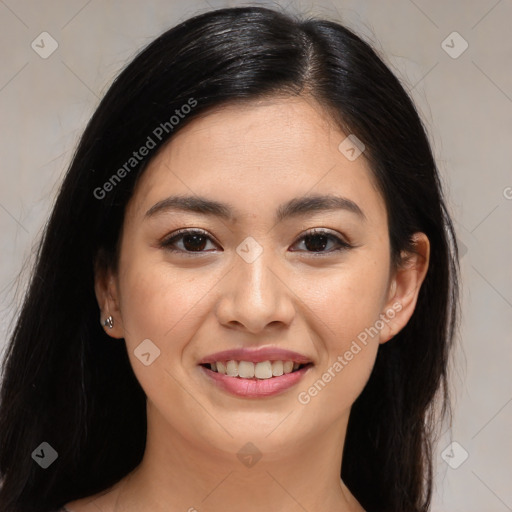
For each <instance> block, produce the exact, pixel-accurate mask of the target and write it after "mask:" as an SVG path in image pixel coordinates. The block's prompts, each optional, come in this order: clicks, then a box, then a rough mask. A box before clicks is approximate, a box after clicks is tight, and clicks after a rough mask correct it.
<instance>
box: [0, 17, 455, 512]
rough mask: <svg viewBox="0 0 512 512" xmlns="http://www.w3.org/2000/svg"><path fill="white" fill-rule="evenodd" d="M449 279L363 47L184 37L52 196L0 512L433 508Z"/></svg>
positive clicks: (426, 163) (403, 120)
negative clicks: (435, 437)
mask: <svg viewBox="0 0 512 512" xmlns="http://www.w3.org/2000/svg"><path fill="white" fill-rule="evenodd" d="M457 275H458V268H457V247H456V243H455V238H454V232H453V226H452V222H451V220H450V217H449V215H448V213H447V209H446V206H445V203H444V200H443V194H442V190H441V185H440V181H439V176H438V172H437V169H436V165H435V162H434V159H433V156H432V151H431V148H430V146H429V143H428V139H427V136H426V133H425V130H424V128H423V126H422V123H421V121H420V119H419V116H418V114H417V112H416V110H415V108H414V106H413V104H412V102H411V100H410V98H409V97H408V95H407V94H406V92H405V91H404V89H403V88H402V86H401V85H400V83H399V81H398V80H397V79H396V77H395V76H394V75H393V74H392V73H391V71H390V70H389V69H388V68H387V67H386V66H385V65H384V64H383V62H382V61H381V60H380V58H379V57H378V56H377V55H376V53H375V52H374V51H373V50H372V49H371V48H370V47H369V46H368V45H367V44H366V43H365V42H363V41H362V40H361V39H360V38H358V37H357V36H356V35H355V34H353V33H352V32H351V31H349V30H348V29H347V28H345V27H343V26H341V25H339V24H337V23H334V22H329V21H323V20H314V19H310V20H305V21H304V20H296V19H293V18H292V17H290V16H287V15H285V14H283V13H279V12H276V11H273V10H269V9H265V8H260V7H247V8H245V7H244V8H234V9H222V10H217V11H212V12H209V13H206V14H202V15H199V16H196V17H194V18H192V19H189V20H187V21H185V22H184V23H182V24H180V25H178V26H177V27H175V28H173V29H171V30H169V31H168V32H166V33H164V34H163V35H162V36H161V37H159V38H158V39H157V40H155V41H154V42H153V43H152V44H150V45H149V46H148V47H147V48H146V49H144V50H143V51H142V52H141V53H140V54H139V55H138V56H137V57H136V58H135V59H134V60H133V61H132V62H131V63H130V64H129V65H128V66H127V67H126V69H125V70H124V71H123V72H122V73H121V74H120V75H119V77H118V78H117V79H116V81H115V82H114V83H113V85H112V86H111V87H110V89H109V91H108V92H107V94H106V96H105V97H104V99H103V100H102V102H101V103H100V105H99V107H98V109H97V111H96V112H95V114H94V115H93V117H92V119H91V121H90V122H89V125H88V126H87V128H86V130H85V132H84V134H83V136H82V139H81V141H80V144H79V147H78V149H77V151H76V154H75V156H74V159H73V161H72V163H71V166H70V168H69V171H68V173H67V175H66V177H65V180H64V183H63V185H62V187H61V189H60V193H59V196H58V198H57V201H56V204H55V207H54V209H53V212H52V215H51V218H50V220H49V223H48V224H47V227H46V230H45V233H44V237H43V240H42V241H41V245H40V250H39V252H38V259H37V264H36V266H35V269H34V272H33V277H32V281H31V284H30V288H29V290H28V293H27V295H26V298H25V302H24V305H23V308H22V310H21V314H20V316H19V318H18V321H17V324H16V327H15V329H14V332H13V334H12V338H11V340H10V344H9V346H8V351H7V353H6V357H5V361H4V377H3V383H2V389H1V411H0V472H1V475H2V487H1V490H0V508H1V509H2V510H3V511H5V512H35V511H38V512H48V511H54V510H58V509H59V508H60V507H63V506H64V505H65V507H66V508H65V509H64V508H62V510H69V511H71V512H87V511H89V510H94V511H97V510H101V511H102V512H114V511H126V512H132V511H139V512H141V511H142V512H145V511H152V512H154V511H170V510H173V511H174V510H189V511H193V510H208V511H217V510H223V511H234V510H239V509H244V510H251V511H259V510H270V509H277V510H281V511H292V510H308V511H314V510H329V511H331V510H332V511H334V510H336V511H344V512H348V511H362V510H366V511H368V512H369V511H389V512H391V511H393V512H406V511H407V512H416V511H418V512H419V511H427V510H428V509H429V503H430V499H431V493H432V483H433V482H432V453H431V450H432V447H431V443H432V439H433V438H432V436H433V427H434V426H435V422H436V421H438V420H439V419H440V417H442V416H443V413H444V412H446V410H448V401H447V387H446V382H447V376H446V366H447V358H448V355H449V350H450V347H451V344H452V340H453V335H454V330H455V328H456V324H457V318H458V316H457V312H458V287H457Z"/></svg>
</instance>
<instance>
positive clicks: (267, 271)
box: [218, 237, 294, 332]
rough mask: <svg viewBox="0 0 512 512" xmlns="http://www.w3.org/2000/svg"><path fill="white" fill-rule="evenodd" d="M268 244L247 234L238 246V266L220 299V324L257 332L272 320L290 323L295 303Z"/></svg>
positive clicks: (236, 258) (236, 260)
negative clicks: (234, 325) (246, 237)
mask: <svg viewBox="0 0 512 512" xmlns="http://www.w3.org/2000/svg"><path fill="white" fill-rule="evenodd" d="M267 242H268V239H267ZM269 243H270V242H269ZM269 243H267V244H265V246H264V244H263V242H260V243H258V242H256V241H255V240H254V239H251V237H248V239H246V240H244V242H242V243H241V244H240V245H239V246H238V248H237V254H236V255H235V257H234V261H233V265H235V267H236V268H235V269H233V270H234V271H233V272H232V273H231V277H230V279H229V280H228V283H227V284H226V286H225V287H224V289H223V290H222V296H221V299H220V300H221V305H220V307H219V309H218V314H219V321H220V322H221V323H223V324H237V325H239V324H241V325H243V326H244V327H245V328H246V329H247V330H249V331H251V332H257V331H259V330H261V329H264V328H265V326H266V325H268V324H270V323H274V322H281V323H283V324H288V323H289V322H291V320H292V318H293V314H294V307H293V302H292V300H291V297H290V292H289V290H288V288H287V287H286V286H285V285H284V284H283V282H282V280H281V279H280V278H279V277H278V276H279V274H280V273H282V272H281V271H280V269H281V265H279V264H278V257H277V255H275V253H274V251H273V250H272V248H271V247H270V245H269Z"/></svg>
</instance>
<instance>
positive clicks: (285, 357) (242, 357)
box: [199, 347, 312, 364]
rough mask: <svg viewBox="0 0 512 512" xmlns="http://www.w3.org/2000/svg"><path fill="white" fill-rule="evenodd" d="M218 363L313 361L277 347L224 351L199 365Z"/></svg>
mask: <svg viewBox="0 0 512 512" xmlns="http://www.w3.org/2000/svg"><path fill="white" fill-rule="evenodd" d="M217 361H252V362H254V363H260V362H262V361H293V362H294V363H301V364H306V363H311V362H312V361H311V359H310V358H309V357H307V356H305V355H303V354H299V353H298V352H294V351H292V350H285V349H282V348H277V347H263V348H259V349H251V348H234V349H231V350H223V351H222V352H216V353H215V354H211V355H209V356H206V357H203V359H201V360H200V361H199V364H207V363H215V362H217Z"/></svg>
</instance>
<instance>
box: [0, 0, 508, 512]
mask: <svg viewBox="0 0 512 512" xmlns="http://www.w3.org/2000/svg"><path fill="white" fill-rule="evenodd" d="M254 3H260V4H267V5H268V4H270V3H269V2H254ZM238 5H247V3H246V2H243V3H242V2H236V1H233V2H222V1H213V0H210V2H205V1H202V2H201V1H190V2H176V1H169V0H167V1H164V0H160V1H156V0H152V1H149V2H148V1H144V2H143V1H142V0H129V1H127V0H125V1H124V2H122V1H121V0H113V1H99V0H90V1H87V0H71V1H66V2H64V1H60V2H59V1H45V2H38V1H36V0H0V38H1V43H2V44H1V47H0V52H1V56H2V66H0V112H1V118H0V123H1V130H2V132H1V133H2V136H1V137H0V154H1V161H0V229H1V231H0V232H1V237H0V244H1V248H0V254H1V258H2V260H1V261H2V264H1V266H0V292H1V295H0V301H1V302H0V309H1V317H0V334H1V337H0V348H2V349H3V348H5V340H6V336H7V332H8V330H9V328H10V326H11V325H12V321H13V319H14V318H15V315H16V311H17V308H18V307H19V303H20V300H21V297H22V292H23V286H24V283H26V278H27V275H28V274H27V265H29V263H30V261H31V259H32V254H33V248H34V244H35V242H36V241H37V237H38V235H39V234H40V231H41V229H42V227H43V225H44V223H45V221H46V218H47V216H48V214H49V211H50V207H51V204H52V201H53V199H54V197H55V194H56V191H57V188H58V184H59V182H60V180H61V178H62V176H63V173H64V171H65V169H66V167H67V165H68V164H69V162H70V159H71V157H72V154H73V151H74V149H75V145H76V143H77V141H78V138H79V136H80V134H81V132H82V130H83V129H84V127H85V123H86V122H87V120H88V119H89V117H90V116H91V114H92V112H93V111H94V109H95V107H96V106H97V104H98V101H99V98H100V97H101V96H102V95H103V94H104V92H105V91H106V89H107V87H108V86H109V84H110V83H111V81H112V79H113V78H114V76H115V74H116V72H117V71H118V70H119V69H120V68H121V67H122V66H124V64H125V63H126V62H127V60H129V59H130V58H131V57H132V56H133V55H134V53H135V52H136V51H137V50H138V49H139V48H140V47H141V46H143V45H145V44H147V43H149V42H150V41H151V40H152V39H154V38H155V37H156V36H157V35H159V34H160V33H161V32H163V31H164V30H165V29H167V28H169V27H170V26H171V25H174V24H176V23H178V22H180V21H182V20H184V19H185V18H187V17H189V16H190V15H193V14H196V13H199V12H204V11H206V10H208V9H209V8H210V7H215V8H217V7H225V6H238ZM270 5H272V4H270ZM281 5H283V6H288V8H289V9H290V10H292V11H295V10H301V11H303V12H307V13H312V14H316V15H319V16H325V17H328V18H334V19H338V20H341V21H342V22H344V23H345V24H347V25H348V26H349V27H351V28H354V29H355V30H356V31H357V32H358V33H359V34H361V35H363V37H365V38H366V39H368V40H369V41H370V42H372V43H373V44H374V45H376V47H377V49H378V50H379V52H381V54H383V55H384V59H385V61H386V62H387V63H388V65H390V66H391V67H392V69H393V70H394V71H395V73H396V74H397V75H398V76H399V77H400V79H401V80H402V82H403V83H404V85H405V86H406V87H407V89H408V90H411V91H412V96H413V98H414V100H415V101H416V104H417V105H418V108H419V110H420V113H421V115H422V117H423V119H424V122H425V124H426V126H427V129H428V130H429V132H430V136H431V140H432V144H433V148H434V151H435V154H436V157H437V161H438V163H439V168H440V171H441V173H442V176H443V180H444V183H445V187H446V193H447V198H448V202H449V204H450V207H451V211H452V214H453V217H454V219H455V222H456V229H457V233H458V235H457V236H458V239H459V242H460V243H461V247H462V251H463V255H464V256H463V258H462V277H463V282H464V288H463V321H462V325H461V329H460V334H459V337H458V338H459V343H458V349H457V352H456V353H455V354H454V363H453V369H452V370H453V371H452V379H451V380H452V388H453V393H454V399H455V400H454V411H455V417H454V422H453V426H452V428H451V429H447V428H445V433H444V434H443V436H442V438H441V439H440V440H439V443H438V446H437V450H436V463H437V487H436V492H435V499H434V507H433V510H434V511H435V512H438V511H439V512H440V511H450V512H451V511H453V512H456V511H460V512H472V511H475V512H477V511H478V512H482V511H485V512H505V511H507V510H510V511H512V486H511V485H510V483H511V481H512V478H511V477H512V474H511V473H512V472H511V466H512V440H511V436H510V432H512V403H511V402H512V382H511V366H512V365H511V363H512V347H511V341H512V339H511V335H510V332H511V330H512V314H511V313H512V309H511V308H512V286H511V284H512V265H511V260H512V243H511V240H512V238H511V235H512V222H511V219H512V172H511V171H512V163H511V162H512V158H511V156H512V144H511V142H512V72H511V69H512V67H511V64H512V35H511V30H512V0H499V1H497V0H471V1H467V0H457V1H451V2H445V1H443V0H435V1H427V0H414V1H413V0H393V1H387V2H383V1H379V0H372V1H365V2H361V1H349V0H338V1H332V2H329V1H317V2H299V1H295V2H293V1H292V2H281ZM42 32H48V33H49V34H51V36H52V37H53V38H54V39H55V41H56V42H57V44H58V48H57V49H56V50H55V52H54V53H52V54H51V55H50V56H47V58H42V56H40V54H38V53H37V52H36V51H35V50H34V49H33V48H32V47H31V44H32V42H33V41H34V45H35V44H38V45H39V47H36V48H37V50H39V52H40V53H41V52H43V53H44V51H48V50H49V49H51V46H50V40H49V39H48V36H40V34H41V33H42ZM453 32H457V33H458V34H460V37H459V36H457V35H453V34H452V33H453ZM41 38H44V43H41ZM443 41H444V43H443ZM464 41H466V42H467V44H468V48H467V49H466V50H465V51H464V52H463V53H461V54H460V55H458V54H459V53H460V51H461V50H462V49H463V48H464V46H465V43H464ZM43 44H44V48H42V47H43ZM450 53H451V55H450ZM454 57H456V58H454ZM23 269H25V270H24V272H22V273H21V279H20V280H19V283H20V285H18V286H17V285H16V282H15V279H16V277H17V276H18V274H19V273H20V271H22V270H23ZM34 343H37V340H34ZM452 441H456V442H457V443H459V445H460V447H459V446H458V445H456V446H455V447H454V448H453V451H452V450H451V449H448V450H446V448H447V447H448V446H449V445H450V443H451V442H452ZM462 450H464V451H462ZM466 452H467V454H468V458H467V459H466V460H464V457H465V456H466ZM443 453H444V456H443V455H442V454H443ZM452 466H453V467H452ZM455 466H458V467H457V468H456V469H455Z"/></svg>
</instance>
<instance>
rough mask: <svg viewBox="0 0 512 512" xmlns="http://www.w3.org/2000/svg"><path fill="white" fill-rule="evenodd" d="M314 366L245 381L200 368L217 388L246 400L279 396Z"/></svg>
mask: <svg viewBox="0 0 512 512" xmlns="http://www.w3.org/2000/svg"><path fill="white" fill-rule="evenodd" d="M311 366H312V365H308V366H304V367H303V368H301V369H300V370H297V371H295V372H291V373H284V374H283V375H280V376H279V377H271V378H270V379H243V378H241V377H228V376H227V375H223V374H222V373H217V372H214V371H213V370H210V369H208V368H205V367H204V366H199V368H200V369H201V370H202V371H203V373H204V374H205V375H206V376H207V377H209V378H210V379H211V380H212V381H213V382H214V383H215V384H216V385H217V386H219V387H220V388H221V389H223V390H224V391H228V392H229V393H231V394H233V395H236V396H242V397H245V398H261V397H265V396H274V395H278V394H279V393H282V392H284V391H286V390H287V389H290V388H291V387H292V386H294V385H295V384H297V383H298V382H299V380H300V379H302V377H303V376H304V375H305V373H306V372H307V371H308V370H309V369H310V368H311Z"/></svg>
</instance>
